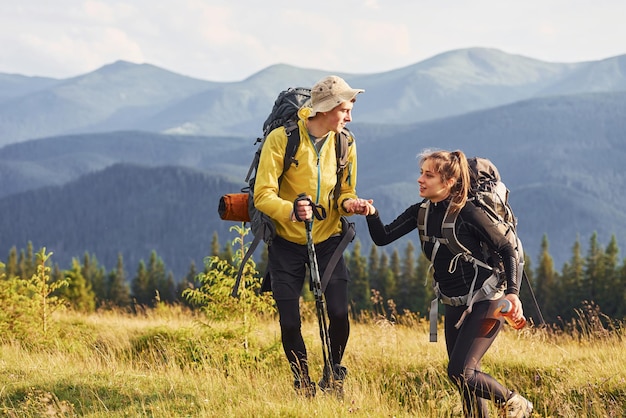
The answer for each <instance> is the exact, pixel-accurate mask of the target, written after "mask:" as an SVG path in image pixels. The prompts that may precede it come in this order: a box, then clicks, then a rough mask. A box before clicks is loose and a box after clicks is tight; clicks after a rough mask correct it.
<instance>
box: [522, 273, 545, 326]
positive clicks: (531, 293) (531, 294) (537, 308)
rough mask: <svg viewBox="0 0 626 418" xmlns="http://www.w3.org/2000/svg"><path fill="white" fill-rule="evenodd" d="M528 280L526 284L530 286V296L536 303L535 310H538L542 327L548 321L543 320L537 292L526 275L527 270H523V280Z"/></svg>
mask: <svg viewBox="0 0 626 418" xmlns="http://www.w3.org/2000/svg"><path fill="white" fill-rule="evenodd" d="M523 278H526V284H527V285H528V290H530V296H532V298H533V302H534V303H535V309H536V310H537V314H538V315H539V321H540V323H541V324H542V325H545V323H546V321H545V320H544V319H543V315H542V314H541V309H540V308H539V303H538V302H537V298H536V297H535V292H534V291H533V287H532V285H531V284H530V279H529V278H528V275H527V274H526V270H522V279H523Z"/></svg>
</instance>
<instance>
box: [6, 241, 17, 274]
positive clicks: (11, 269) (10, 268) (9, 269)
mask: <svg viewBox="0 0 626 418" xmlns="http://www.w3.org/2000/svg"><path fill="white" fill-rule="evenodd" d="M4 268H5V273H6V278H7V279H11V278H13V277H16V276H17V275H18V271H19V269H18V264H17V249H16V248H15V247H11V249H10V250H9V258H8V259H7V264H6V266H5V267H4Z"/></svg>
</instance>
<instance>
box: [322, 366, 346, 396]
mask: <svg viewBox="0 0 626 418" xmlns="http://www.w3.org/2000/svg"><path fill="white" fill-rule="evenodd" d="M347 374H348V369H347V368H346V367H345V366H342V365H341V364H335V367H333V375H332V377H331V375H330V372H329V371H328V368H327V367H324V374H323V375H322V379H321V380H320V381H319V382H318V383H317V386H318V387H319V388H320V390H321V391H322V392H324V393H331V394H333V395H335V396H336V397H337V398H339V399H343V381H344V379H345V378H346V375H347Z"/></svg>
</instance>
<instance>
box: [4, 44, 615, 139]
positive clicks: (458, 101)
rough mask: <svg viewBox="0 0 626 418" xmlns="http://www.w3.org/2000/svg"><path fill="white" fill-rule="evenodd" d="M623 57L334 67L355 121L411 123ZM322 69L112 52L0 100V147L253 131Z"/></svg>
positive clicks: (572, 84) (570, 77)
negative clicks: (221, 69) (223, 66)
mask: <svg viewBox="0 0 626 418" xmlns="http://www.w3.org/2000/svg"><path fill="white" fill-rule="evenodd" d="M625 60H626V56H621V57H614V58H609V59H606V60H601V61H595V62H584V63H571V64H565V63H550V62H544V61H539V60H535V59H532V58H528V57H523V56H518V55H512V54H507V53H504V52H502V51H499V50H495V49H487V48H469V49H461V50H456V51H450V52H446V53H443V54H440V55H437V56H435V57H432V58H430V59H427V60H424V61H422V62H418V63H416V64H414V65H410V66H407V67H404V68H400V69H397V70H393V71H388V72H381V73H375V74H345V73H344V74H340V75H342V76H343V77H344V78H346V80H348V82H349V83H350V84H352V85H353V86H357V87H360V88H364V89H365V90H366V94H363V95H361V96H360V97H359V106H358V108H356V109H355V118H356V119H357V120H361V121H363V122H365V121H367V122H369V123H383V124H389V123H404V124H411V123H415V122H419V121H425V120H433V119H438V118H442V117H447V116H452V115H459V114H463V113H466V112H470V111H475V110H480V109H486V108H490V107H496V106H501V105H504V104H510V103H513V102H516V101H520V100H525V99H529V98H538V97H546V96H549V95H557V94H558V95H562V94H577V93H583V92H599V91H606V92H610V91H618V90H623V89H624V88H625V87H624V85H625V84H626V77H625V74H624V61H625ZM327 73H328V71H321V70H319V69H304V68H297V67H293V66H288V65H274V66H271V67H268V68H266V69H264V70H262V71H260V72H258V73H256V74H253V75H252V76H250V77H248V78H247V79H245V80H242V81H239V82H228V83H220V82H211V81H204V80H197V79H193V78H189V77H185V76H181V75H177V74H174V73H171V72H169V71H165V70H162V69H159V68H157V67H155V66H152V65H149V64H141V65H136V64H130V63H127V62H123V61H118V62H116V63H113V64H110V65H107V66H104V67H102V68H100V69H98V70H96V71H93V72H91V73H88V74H85V75H82V76H79V77H73V78H69V79H66V80H60V81H58V82H55V83H52V84H50V85H49V86H47V87H46V86H42V85H41V84H37V85H36V86H35V85H33V86H30V87H29V88H26V87H23V91H24V94H23V95H19V96H16V95H15V93H12V95H11V96H10V97H12V98H10V99H6V100H4V101H2V100H0V146H1V145H4V144H9V143H12V142H18V141H23V140H27V139H35V138H42V137H49V136H58V135H67V134H74V133H93V132H108V131H116V130H143V131H151V132H161V133H173V134H189V135H206V136H213V135H227V136H250V135H256V134H257V133H258V127H259V126H261V125H262V123H263V121H264V120H265V118H266V117H267V115H268V113H269V110H270V109H271V106H272V104H273V101H274V99H275V98H276V96H277V93H278V92H279V91H280V90H283V89H285V88H287V87H290V86H302V85H304V86H310V85H312V84H313V83H314V82H315V81H316V80H318V79H319V78H321V77H322V76H323V75H325V74H327ZM40 81H41V80H32V82H33V83H38V82H40ZM1 83H2V82H1V81H0V85H1ZM14 84H15V83H14Z"/></svg>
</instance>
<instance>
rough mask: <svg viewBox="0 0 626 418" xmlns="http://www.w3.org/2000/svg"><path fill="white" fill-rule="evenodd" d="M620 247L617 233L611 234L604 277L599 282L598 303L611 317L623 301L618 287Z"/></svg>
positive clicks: (605, 257) (614, 315)
mask: <svg viewBox="0 0 626 418" xmlns="http://www.w3.org/2000/svg"><path fill="white" fill-rule="evenodd" d="M618 254H619V247H618V246H617V239H616V238H615V235H613V236H611V241H610V242H609V245H608V246H607V247H606V250H605V252H604V261H603V264H604V279H603V280H602V283H599V288H600V289H599V297H598V304H599V305H600V307H601V308H602V312H603V313H604V314H606V315H608V316H609V317H611V318H615V317H616V315H617V314H618V312H619V306H620V304H621V303H623V299H622V295H621V294H620V292H619V291H616V290H617V289H620V288H619V287H618V286H619V282H620V280H619V268H618Z"/></svg>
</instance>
